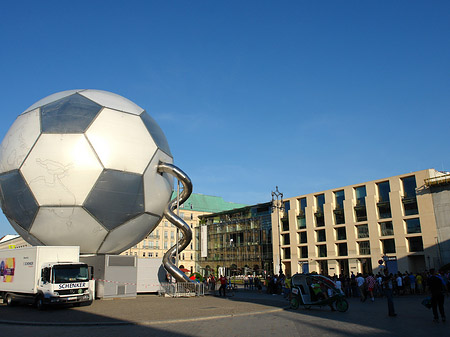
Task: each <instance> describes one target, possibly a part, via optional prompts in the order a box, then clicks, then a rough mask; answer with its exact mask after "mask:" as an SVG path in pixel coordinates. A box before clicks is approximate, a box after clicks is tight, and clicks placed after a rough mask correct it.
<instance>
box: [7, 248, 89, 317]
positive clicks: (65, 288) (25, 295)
mask: <svg viewBox="0 0 450 337" xmlns="http://www.w3.org/2000/svg"><path fill="white" fill-rule="evenodd" d="M79 256H80V247H76V246H35V247H26V248H18V249H3V250H0V296H1V297H2V298H3V301H4V303H5V302H6V304H7V305H8V306H12V305H13V304H14V303H15V302H25V303H31V304H35V305H36V307H37V308H38V309H43V308H44V307H45V306H46V305H56V304H74V305H76V306H79V305H90V304H91V303H92V300H93V298H94V281H93V280H90V272H89V267H88V265H87V264H86V263H82V262H79V261H80V260H79Z"/></svg>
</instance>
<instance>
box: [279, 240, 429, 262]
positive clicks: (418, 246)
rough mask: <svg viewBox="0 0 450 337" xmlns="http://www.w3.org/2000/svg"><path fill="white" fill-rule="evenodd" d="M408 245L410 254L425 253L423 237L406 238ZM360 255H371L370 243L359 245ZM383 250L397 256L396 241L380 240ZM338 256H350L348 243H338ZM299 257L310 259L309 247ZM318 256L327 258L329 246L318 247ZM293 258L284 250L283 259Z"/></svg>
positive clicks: (288, 250) (300, 252)
mask: <svg viewBox="0 0 450 337" xmlns="http://www.w3.org/2000/svg"><path fill="white" fill-rule="evenodd" d="M406 240H407V243H408V250H409V252H423V241H422V237H421V236H413V237H409V238H406ZM357 244H358V252H359V255H370V241H359V242H358V243H357ZM380 244H381V249H382V252H383V254H395V253H396V249H395V247H396V246H395V239H382V240H380ZM335 247H336V255H337V256H348V248H347V243H346V242H344V243H336V244H335ZM298 249H299V257H300V259H307V258H308V246H300V247H298ZM316 256H317V257H327V256H328V252H327V244H323V245H316ZM290 258H291V250H290V248H283V259H290Z"/></svg>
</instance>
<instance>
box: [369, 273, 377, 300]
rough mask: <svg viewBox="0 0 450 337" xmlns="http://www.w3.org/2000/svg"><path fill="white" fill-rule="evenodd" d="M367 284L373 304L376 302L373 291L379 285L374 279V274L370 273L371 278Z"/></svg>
mask: <svg viewBox="0 0 450 337" xmlns="http://www.w3.org/2000/svg"><path fill="white" fill-rule="evenodd" d="M366 283H367V291H368V293H369V295H370V300H371V301H372V302H374V301H375V298H374V295H373V289H374V288H375V285H376V284H377V281H376V280H375V277H373V274H372V273H370V274H369V276H367V278H366Z"/></svg>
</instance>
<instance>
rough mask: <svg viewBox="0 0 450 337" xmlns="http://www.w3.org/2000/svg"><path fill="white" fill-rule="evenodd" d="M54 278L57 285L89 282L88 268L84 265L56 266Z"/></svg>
mask: <svg viewBox="0 0 450 337" xmlns="http://www.w3.org/2000/svg"><path fill="white" fill-rule="evenodd" d="M53 277H54V280H55V283H68V282H81V281H88V280H89V272H88V267H87V266H86V265H83V264H79V265H66V266H65V265H62V266H54V267H53Z"/></svg>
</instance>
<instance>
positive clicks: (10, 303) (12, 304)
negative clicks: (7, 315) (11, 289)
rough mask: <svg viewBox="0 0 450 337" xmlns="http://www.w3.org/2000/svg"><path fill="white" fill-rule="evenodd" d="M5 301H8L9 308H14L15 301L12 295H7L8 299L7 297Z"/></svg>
mask: <svg viewBox="0 0 450 337" xmlns="http://www.w3.org/2000/svg"><path fill="white" fill-rule="evenodd" d="M5 300H6V305H7V306H8V307H12V306H14V301H13V297H12V295H11V294H7V295H6V297H5Z"/></svg>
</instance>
